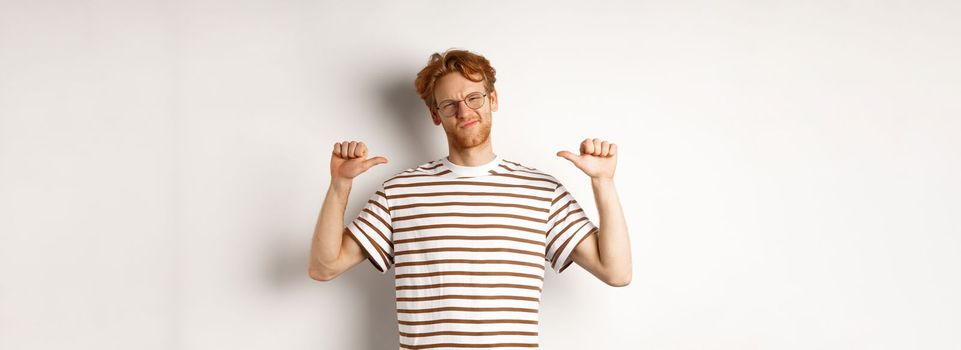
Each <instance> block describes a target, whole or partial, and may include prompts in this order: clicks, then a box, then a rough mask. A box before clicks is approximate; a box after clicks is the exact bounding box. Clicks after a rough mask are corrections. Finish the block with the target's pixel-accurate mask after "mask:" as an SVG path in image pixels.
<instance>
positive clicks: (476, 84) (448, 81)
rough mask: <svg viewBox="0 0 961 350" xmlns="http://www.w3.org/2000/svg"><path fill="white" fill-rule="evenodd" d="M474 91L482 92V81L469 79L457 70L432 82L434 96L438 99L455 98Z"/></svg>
mask: <svg viewBox="0 0 961 350" xmlns="http://www.w3.org/2000/svg"><path fill="white" fill-rule="evenodd" d="M475 77H477V76H475ZM475 91H476V92H484V81H483V80H481V81H471V80H470V79H467V78H464V76H462V75H460V73H458V72H452V73H447V74H446V75H444V76H443V77H441V78H440V79H437V82H436V83H434V96H435V97H436V99H437V100H438V101H443V100H447V99H453V98H457V97H458V96H464V95H467V94H469V93H471V92H475Z"/></svg>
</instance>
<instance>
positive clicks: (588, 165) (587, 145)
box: [557, 139, 617, 179]
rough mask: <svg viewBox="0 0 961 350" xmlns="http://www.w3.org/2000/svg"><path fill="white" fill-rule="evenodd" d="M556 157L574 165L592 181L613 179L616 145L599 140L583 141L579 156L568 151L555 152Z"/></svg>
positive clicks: (615, 163)
mask: <svg viewBox="0 0 961 350" xmlns="http://www.w3.org/2000/svg"><path fill="white" fill-rule="evenodd" d="M557 156H558V157H561V158H564V159H567V160H569V161H571V163H574V166H576V167H577V168H578V169H581V171H583V172H584V173H585V174H587V176H590V177H591V178H594V179H613V178H614V169H615V168H616V167H617V145H616V144H614V143H610V142H607V141H604V140H601V139H584V141H583V142H581V147H580V154H574V153H571V152H568V151H560V152H557Z"/></svg>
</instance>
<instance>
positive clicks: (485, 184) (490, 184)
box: [384, 181, 554, 192]
mask: <svg viewBox="0 0 961 350" xmlns="http://www.w3.org/2000/svg"><path fill="white" fill-rule="evenodd" d="M462 185H469V186H481V187H508V188H526V189H531V190H537V191H547V192H553V191H554V189H553V188H548V187H539V186H531V185H514V184H504V183H497V182H480V181H432V182H413V183H406V184H395V185H388V186H385V187H384V189H392V188H410V187H424V186H462Z"/></svg>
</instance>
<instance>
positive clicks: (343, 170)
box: [307, 141, 387, 281]
mask: <svg viewBox="0 0 961 350" xmlns="http://www.w3.org/2000/svg"><path fill="white" fill-rule="evenodd" d="M366 155H367V148H366V146H365V145H364V144H363V143H362V142H356V141H351V142H349V143H348V142H347V141H344V142H343V143H337V144H335V145H334V151H333V154H332V156H331V161H330V168H331V180H330V187H328V189H327V196H326V197H325V198H324V204H323V206H322V207H321V209H320V215H319V216H318V218H317V225H316V226H315V227H314V235H313V239H312V240H311V245H310V263H309V267H308V269H307V271H308V274H309V275H310V277H311V278H313V279H315V280H318V281H329V280H332V279H334V278H335V277H337V276H339V275H340V274H341V273H343V272H344V271H347V269H350V268H351V267H353V266H354V265H357V264H358V263H359V262H361V261H363V260H364V257H365V256H364V253H363V251H362V250H361V247H360V245H358V244H357V242H355V241H354V240H353V239H350V238H347V239H345V238H344V237H345V235H346V233H345V232H344V231H345V229H344V212H345V211H346V208H347V200H348V197H349V195H350V189H351V187H352V185H353V179H354V177H356V176H357V175H359V174H361V173H363V172H364V171H367V169H369V168H370V167H372V166H374V165H376V164H383V163H387V159H386V158H384V157H375V158H371V159H367V160H365V159H364V158H365V157H366Z"/></svg>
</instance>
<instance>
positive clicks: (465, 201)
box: [345, 156, 598, 349]
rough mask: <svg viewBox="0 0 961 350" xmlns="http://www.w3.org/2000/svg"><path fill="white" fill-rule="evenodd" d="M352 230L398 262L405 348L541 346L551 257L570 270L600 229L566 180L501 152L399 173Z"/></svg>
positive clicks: (380, 264)
mask: <svg viewBox="0 0 961 350" xmlns="http://www.w3.org/2000/svg"><path fill="white" fill-rule="evenodd" d="M345 230H346V231H347V233H349V235H348V236H349V237H352V238H354V239H355V240H356V241H357V243H358V244H360V246H361V247H363V250H364V252H365V254H366V255H367V259H368V260H369V261H370V262H371V263H372V264H373V265H374V267H375V268H377V270H378V271H380V272H381V273H386V271H387V270H389V269H390V268H391V267H396V270H395V275H394V284H395V294H396V300H397V322H398V330H399V332H400V348H401V349H463V348H497V349H531V348H537V347H538V331H537V329H538V310H539V306H540V296H541V288H542V287H543V282H544V269H545V264H549V265H550V266H551V268H552V269H553V270H554V271H556V272H557V273H560V272H563V271H564V270H565V269H566V268H567V267H568V266H569V265H570V264H571V263H572V262H573V260H572V252H573V251H574V247H576V246H577V245H578V244H579V243H580V242H581V241H583V240H584V238H585V237H587V236H588V235H589V234H591V233H595V232H597V230H598V228H597V226H595V225H594V223H592V222H591V220H590V219H589V218H588V217H587V216H586V215H585V213H584V210H583V209H582V208H581V207H580V206H579V205H578V203H577V201H575V200H574V197H573V196H571V194H570V193H569V192H568V191H567V190H566V189H565V187H564V186H563V185H562V184H561V183H560V182H559V181H558V180H557V179H556V178H554V177H553V176H551V175H548V174H546V173H544V172H542V171H539V170H537V169H534V168H530V167H526V166H524V165H521V164H519V163H517V162H512V161H509V160H506V159H502V158H501V157H500V156H496V158H495V159H494V160H493V161H491V162H489V163H487V164H484V165H480V166H475V167H465V166H459V165H457V164H453V163H451V162H450V161H449V160H448V159H447V158H446V157H444V158H441V159H438V160H434V161H431V162H427V163H424V164H422V165H420V166H418V167H416V168H411V169H408V170H406V171H403V172H401V173H398V174H396V175H395V176H393V177H391V178H389V179H388V180H387V181H384V182H383V184H382V185H381V187H380V188H379V189H378V190H377V191H376V192H375V193H374V194H373V195H372V196H371V197H370V200H368V201H367V203H366V205H365V206H364V209H363V210H362V211H361V212H360V213H359V214H358V215H357V217H356V218H355V219H354V220H353V221H352V222H351V223H350V224H348V225H347V227H346V229H345Z"/></svg>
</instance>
